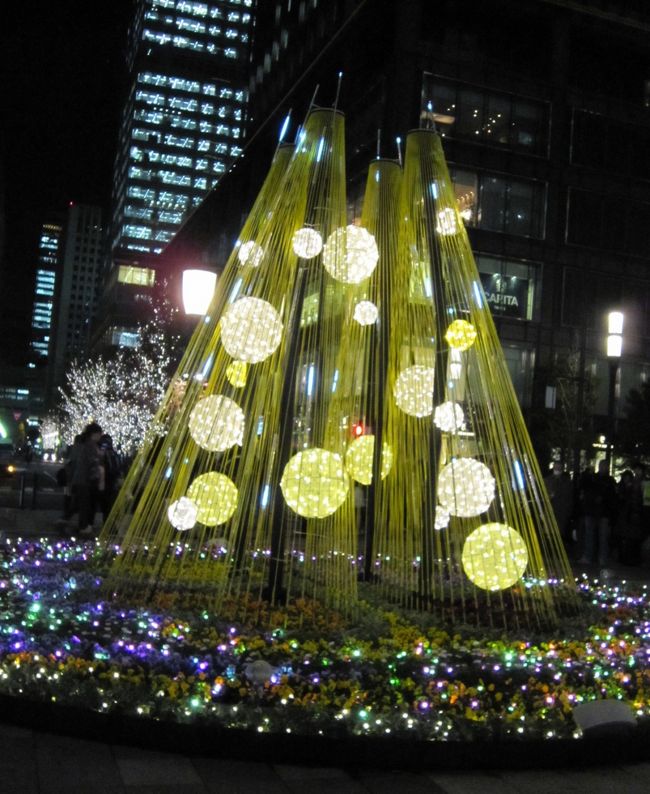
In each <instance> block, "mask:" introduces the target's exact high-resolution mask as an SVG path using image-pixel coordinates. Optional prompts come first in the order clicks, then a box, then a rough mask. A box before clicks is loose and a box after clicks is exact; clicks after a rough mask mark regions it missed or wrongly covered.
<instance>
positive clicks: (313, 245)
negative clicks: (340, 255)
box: [291, 226, 323, 259]
mask: <svg viewBox="0 0 650 794" xmlns="http://www.w3.org/2000/svg"><path fill="white" fill-rule="evenodd" d="M291 246H292V248H293V252H294V254H297V255H298V256H300V257H302V258H303V259H312V258H313V257H315V256H318V254H320V252H321V251H322V250H323V238H322V237H321V236H320V234H319V233H318V232H317V231H316V229H310V228H309V227H308V226H304V227H303V228H302V229H298V231H297V232H296V233H295V234H294V235H293V239H292V240H291Z"/></svg>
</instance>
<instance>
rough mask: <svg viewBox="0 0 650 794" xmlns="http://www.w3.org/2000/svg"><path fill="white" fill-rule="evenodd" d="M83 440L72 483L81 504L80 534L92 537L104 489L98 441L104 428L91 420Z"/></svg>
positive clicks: (83, 434) (84, 432)
mask: <svg viewBox="0 0 650 794" xmlns="http://www.w3.org/2000/svg"><path fill="white" fill-rule="evenodd" d="M81 435H82V438H83V441H82V443H81V445H80V447H79V452H78V454H77V460H76V462H75V467H74V474H73V475H72V485H73V486H74V487H75V489H76V493H77V500H78V505H79V534H80V535H81V536H82V537H91V536H92V534H93V532H94V529H93V522H94V520H95V511H96V509H97V501H98V499H99V494H100V492H101V490H102V486H103V479H104V469H103V465H102V460H101V454H100V451H99V446H98V442H99V439H100V438H101V435H102V429H101V427H100V426H99V425H98V424H97V422H91V423H90V424H89V425H87V426H86V428H85V429H84V431H83V433H82V434H81Z"/></svg>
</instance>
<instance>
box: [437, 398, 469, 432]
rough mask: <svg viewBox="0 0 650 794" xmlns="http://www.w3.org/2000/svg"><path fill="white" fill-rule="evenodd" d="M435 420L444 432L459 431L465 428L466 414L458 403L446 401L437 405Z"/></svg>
mask: <svg viewBox="0 0 650 794" xmlns="http://www.w3.org/2000/svg"><path fill="white" fill-rule="evenodd" d="M433 421H434V424H435V425H436V427H439V428H440V429H441V430H442V432H443V433H457V432H458V431H459V430H464V429H465V414H464V413H463V409H462V408H461V407H460V405H458V403H454V402H444V403H442V405H436V410H435V411H434V413H433Z"/></svg>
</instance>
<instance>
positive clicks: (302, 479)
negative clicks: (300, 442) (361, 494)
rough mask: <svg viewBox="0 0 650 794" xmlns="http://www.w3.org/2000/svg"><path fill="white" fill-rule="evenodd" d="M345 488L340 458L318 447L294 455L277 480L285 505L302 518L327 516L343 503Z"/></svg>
mask: <svg viewBox="0 0 650 794" xmlns="http://www.w3.org/2000/svg"><path fill="white" fill-rule="evenodd" d="M349 487H350V480H349V478H348V475H347V474H346V473H345V470H344V468H343V461H342V460H341V456H340V455H337V454H336V453H335V452H329V451H328V450H326V449H320V448H319V447H312V448H310V449H306V450H304V451H303V452H299V453H298V454H297V455H294V456H293V457H292V458H291V459H290V460H289V462H288V463H287V465H286V466H285V467H284V472H283V473H282V479H281V480H280V488H281V489H282V495H283V496H284V499H285V501H286V503H287V504H288V505H289V507H290V508H291V509H292V510H293V511H294V512H296V513H298V515H299V516H304V517H305V518H326V517H327V516H331V515H332V514H333V513H335V512H336V511H337V510H338V509H339V507H340V506H341V505H342V504H343V502H344V501H345V498H346V496H347V495H348V490H349Z"/></svg>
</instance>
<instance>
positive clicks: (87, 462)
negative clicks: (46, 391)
mask: <svg viewBox="0 0 650 794" xmlns="http://www.w3.org/2000/svg"><path fill="white" fill-rule="evenodd" d="M122 477H123V470H122V464H121V461H120V458H119V456H118V454H117V452H116V451H115V449H114V448H113V440H112V438H111V437H110V435H108V433H104V432H103V431H102V428H101V427H100V426H99V425H98V424H97V423H96V422H91V423H90V424H89V425H86V427H85V428H84V430H83V432H82V433H80V434H79V435H78V436H76V437H75V439H74V443H73V444H72V445H71V446H70V447H69V448H68V453H67V455H66V458H65V462H64V465H63V468H62V469H61V470H60V472H59V483H60V484H61V485H62V486H63V488H64V506H63V517H62V519H61V522H60V526H61V529H62V530H63V531H66V530H67V529H68V528H69V527H70V526H71V522H72V520H73V518H74V516H75V514H77V517H78V518H77V529H78V532H77V534H79V535H80V536H81V537H92V536H93V535H94V533H95V516H96V514H97V513H98V512H100V513H101V514H102V519H103V520H106V517H107V516H108V514H109V513H110V511H111V508H112V507H113V502H114V501H115V497H116V496H117V493H118V491H119V489H120V485H121V483H122Z"/></svg>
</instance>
